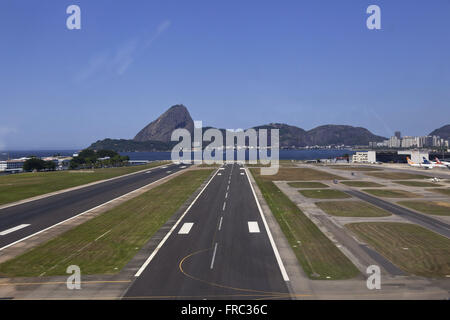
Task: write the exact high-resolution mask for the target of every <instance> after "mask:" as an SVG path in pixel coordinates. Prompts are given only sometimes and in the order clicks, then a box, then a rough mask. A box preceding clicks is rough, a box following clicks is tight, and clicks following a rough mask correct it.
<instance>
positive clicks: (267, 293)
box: [178, 249, 291, 298]
mask: <svg viewBox="0 0 450 320" xmlns="http://www.w3.org/2000/svg"><path fill="white" fill-rule="evenodd" d="M209 250H211V249H203V250H199V251H196V252H193V253H191V254H189V255H187V256H185V257H184V258H183V259H181V261H180V263H179V265H178V268H179V269H180V271H181V273H183V274H184V275H185V276H187V277H188V278H191V279H193V280H195V281H199V282H203V283H206V284H208V285H211V286H214V287H219V288H224V289H230V290H235V291H246V292H254V293H259V294H253V295H251V296H268V297H286V298H288V297H290V296H291V294H290V293H288V292H271V291H262V290H254V289H246V288H236V287H231V286H226V285H222V284H219V283H214V282H210V281H207V280H203V279H199V278H196V277H194V276H192V275H190V274H188V273H187V272H185V271H184V269H183V263H184V262H185V261H186V260H187V259H189V258H190V257H192V256H194V255H196V254H199V253H202V252H205V251H209Z"/></svg>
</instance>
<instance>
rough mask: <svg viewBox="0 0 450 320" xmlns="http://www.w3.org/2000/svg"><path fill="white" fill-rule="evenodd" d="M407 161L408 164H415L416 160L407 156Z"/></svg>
mask: <svg viewBox="0 0 450 320" xmlns="http://www.w3.org/2000/svg"><path fill="white" fill-rule="evenodd" d="M406 161H408V164H415V163H414V162H412V161H411V159H410V158H409V157H406Z"/></svg>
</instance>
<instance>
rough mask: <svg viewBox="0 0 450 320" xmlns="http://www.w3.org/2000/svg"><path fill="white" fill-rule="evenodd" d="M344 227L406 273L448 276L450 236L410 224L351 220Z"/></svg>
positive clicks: (433, 276)
mask: <svg viewBox="0 0 450 320" xmlns="http://www.w3.org/2000/svg"><path fill="white" fill-rule="evenodd" d="M346 227H347V228H348V229H350V230H351V231H352V232H354V233H355V234H356V235H357V237H358V238H360V239H362V240H363V241H365V242H367V243H368V244H369V245H371V246H372V247H373V248H374V249H375V250H376V251H378V252H379V253H380V254H382V255H383V256H385V257H386V258H387V259H389V260H390V261H392V262H393V263H394V264H395V265H397V266H398V267H399V268H401V269H402V270H404V271H405V272H407V273H411V274H414V275H418V276H423V277H431V278H443V277H446V276H447V275H450V239H447V238H446V237H443V236H441V235H439V234H437V233H434V232H432V231H429V230H427V229H425V228H422V227H419V226H418V225H414V224H409V223H393V222H368V223H352V224H348V225H346Z"/></svg>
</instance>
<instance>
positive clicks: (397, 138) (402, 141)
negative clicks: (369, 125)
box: [369, 131, 450, 149]
mask: <svg viewBox="0 0 450 320" xmlns="http://www.w3.org/2000/svg"><path fill="white" fill-rule="evenodd" d="M449 144H450V143H449V141H448V140H444V139H442V138H441V137H439V136H404V137H402V135H401V132H400V131H396V132H395V134H394V135H393V136H392V137H390V138H389V140H384V141H382V142H369V147H370V148H373V149H375V148H392V149H400V148H402V149H411V148H435V147H448V146H449Z"/></svg>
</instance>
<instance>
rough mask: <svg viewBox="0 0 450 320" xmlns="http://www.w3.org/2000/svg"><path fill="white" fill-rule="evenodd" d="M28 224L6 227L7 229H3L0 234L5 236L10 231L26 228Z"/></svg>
mask: <svg viewBox="0 0 450 320" xmlns="http://www.w3.org/2000/svg"><path fill="white" fill-rule="evenodd" d="M28 226H29V224H21V225H18V226H16V227H14V228H10V229H7V230H4V231H2V232H0V236H6V235H7V234H10V233H12V232H14V231H17V230H20V229H23V228H26V227H28Z"/></svg>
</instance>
